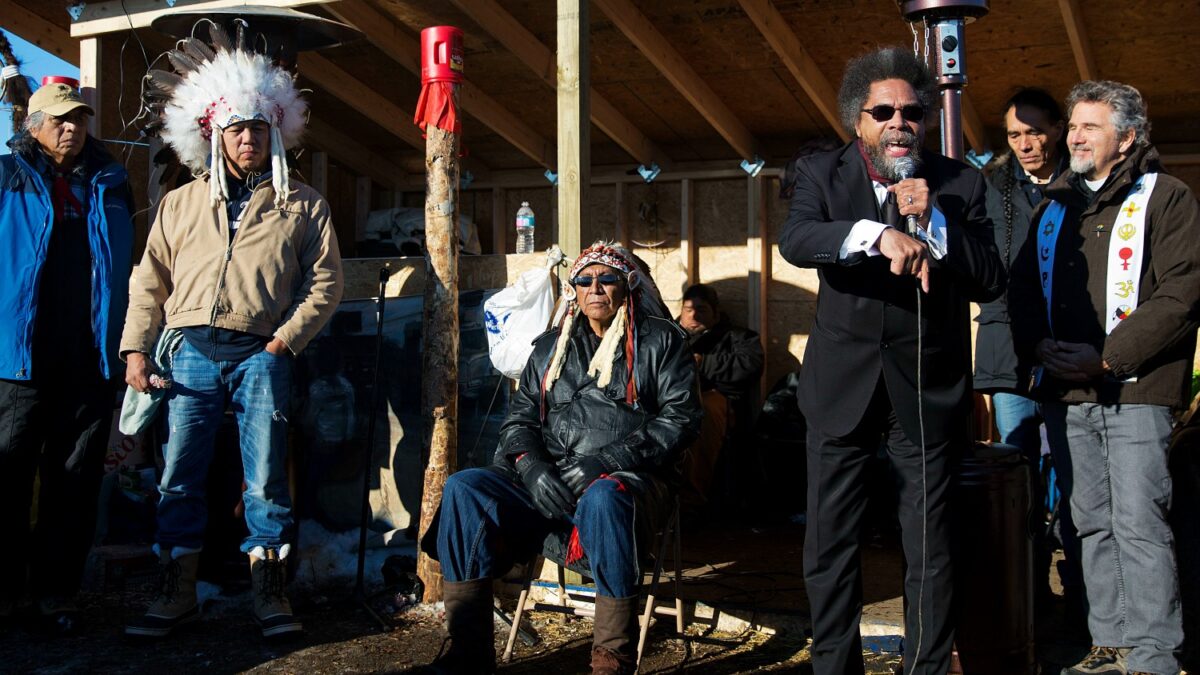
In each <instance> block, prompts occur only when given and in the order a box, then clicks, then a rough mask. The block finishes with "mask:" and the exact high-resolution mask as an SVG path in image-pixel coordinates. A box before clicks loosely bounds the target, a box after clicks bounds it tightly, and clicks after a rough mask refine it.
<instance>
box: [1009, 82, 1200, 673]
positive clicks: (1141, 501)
mask: <svg viewBox="0 0 1200 675" xmlns="http://www.w3.org/2000/svg"><path fill="white" fill-rule="evenodd" d="M1067 108H1068V113H1067V116H1068V118H1069V120H1070V122H1069V124H1068V127H1067V146H1068V148H1069V150H1070V152H1071V170H1070V171H1069V172H1066V173H1065V174H1064V175H1063V176H1061V177H1060V178H1059V179H1058V180H1056V181H1054V183H1052V184H1051V186H1050V188H1049V189H1048V190H1047V191H1046V199H1045V200H1043V202H1042V203H1041V204H1040V205H1039V206H1038V210H1037V211H1036V212H1035V213H1034V217H1033V221H1032V222H1033V223H1034V224H1035V225H1034V229H1033V231H1031V232H1030V235H1029V239H1028V240H1027V241H1026V243H1025V246H1024V248H1023V249H1022V251H1021V254H1020V255H1019V256H1018V258H1017V261H1016V263H1015V264H1014V266H1013V271H1012V289H1011V293H1010V296H1009V307H1010V310H1011V311H1012V313H1013V337H1014V340H1015V342H1016V346H1017V349H1018V351H1019V352H1023V354H1024V355H1025V356H1026V357H1027V358H1029V359H1031V360H1032V362H1034V363H1038V364H1040V366H1041V367H1040V369H1038V371H1036V372H1035V374H1034V378H1033V379H1034V380H1035V383H1034V386H1033V388H1032V395H1033V396H1034V397H1037V398H1039V399H1040V400H1041V401H1042V402H1043V414H1044V415H1045V419H1046V428H1047V430H1048V431H1049V432H1051V433H1055V434H1059V435H1062V434H1065V436H1066V439H1067V446H1068V450H1069V456H1070V463H1069V465H1068V466H1065V467H1060V474H1059V475H1060V479H1061V480H1062V487H1063V496H1064V498H1066V499H1069V500H1070V505H1071V511H1072V514H1073V516H1074V520H1075V525H1076V528H1077V530H1078V532H1079V540H1080V544H1081V547H1082V564H1083V579H1084V586H1085V588H1086V590H1087V598H1088V630H1089V631H1090V632H1091V635H1092V644H1093V647H1092V649H1091V651H1090V652H1089V654H1088V655H1087V656H1086V657H1085V658H1084V659H1083V660H1082V661H1081V662H1080V663H1078V664H1076V665H1075V666H1073V667H1071V668H1067V669H1064V670H1063V673H1064V674H1065V675H1082V674H1089V675H1094V674H1097V673H1119V674H1121V675H1126V673H1130V674H1132V673H1160V674H1161V673H1171V674H1172V675H1174V673H1178V672H1179V661H1178V654H1179V649H1180V647H1181V645H1182V642H1183V628H1182V617H1181V614H1180V598H1179V581H1178V575H1177V572H1176V562H1175V554H1174V542H1173V539H1172V536H1171V528H1170V526H1169V525H1168V524H1167V513H1168V511H1169V510H1170V506H1171V477H1170V473H1169V472H1168V469H1167V441H1168V439H1169V437H1170V433H1171V427H1172V424H1173V417H1172V409H1179V408H1182V407H1184V406H1186V405H1187V396H1188V385H1189V383H1190V379H1191V370H1192V358H1193V354H1194V352H1195V348H1196V328H1197V319H1196V317H1197V310H1198V309H1200V236H1198V235H1200V208H1197V204H1196V198H1195V197H1194V196H1193V194H1192V192H1191V190H1189V189H1188V188H1187V186H1186V185H1184V183H1183V182H1181V181H1180V180H1178V179H1176V178H1174V177H1172V176H1168V175H1166V174H1163V173H1162V168H1161V166H1160V163H1159V156H1158V151H1157V150H1155V149H1154V146H1152V145H1150V137H1149V130H1150V123H1149V121H1148V120H1147V118H1146V105H1145V103H1144V101H1143V100H1142V96H1141V94H1140V93H1138V91H1137V90H1136V89H1134V88H1133V87H1130V86H1129V85H1126V84H1121V83H1119V82H1109V81H1098V82H1093V81H1089V82H1081V83H1079V84H1077V85H1075V87H1074V89H1072V90H1071V94H1070V95H1069V96H1068V98H1067Z"/></svg>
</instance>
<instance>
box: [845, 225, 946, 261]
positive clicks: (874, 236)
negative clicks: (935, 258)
mask: <svg viewBox="0 0 1200 675" xmlns="http://www.w3.org/2000/svg"><path fill="white" fill-rule="evenodd" d="M943 225H944V223H943ZM887 227H888V226H887V225H884V224H883V223H877V222H875V221H873V220H866V219H864V220H860V221H858V222H857V223H855V224H854V227H851V228H850V234H848V235H846V239H845V240H843V241H842V248H841V249H840V250H839V251H838V259H840V260H845V259H846V258H848V257H850V254H851V253H866V254H867V255H868V256H877V255H879V246H878V244H879V237H880V235H882V234H883V231H884V230H885V229H887Z"/></svg>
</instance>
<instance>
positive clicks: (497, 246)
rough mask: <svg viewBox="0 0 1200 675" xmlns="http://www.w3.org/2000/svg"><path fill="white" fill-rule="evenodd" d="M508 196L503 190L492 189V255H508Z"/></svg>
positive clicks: (509, 224) (509, 225)
mask: <svg viewBox="0 0 1200 675" xmlns="http://www.w3.org/2000/svg"><path fill="white" fill-rule="evenodd" d="M507 202H508V195H507V193H505V191H504V188H492V253H495V254H497V255H504V254H505V253H508V228H509V227H511V226H512V224H511V223H509V222H508V204H507Z"/></svg>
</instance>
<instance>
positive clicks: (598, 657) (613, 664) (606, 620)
mask: <svg viewBox="0 0 1200 675" xmlns="http://www.w3.org/2000/svg"><path fill="white" fill-rule="evenodd" d="M637 601H638V599H637V596H636V595H635V596H632V597H628V598H610V597H607V596H603V595H597V596H596V619H595V625H594V626H593V627H592V675H627V674H631V673H635V672H637V666H638V662H637V641H638V615H637Z"/></svg>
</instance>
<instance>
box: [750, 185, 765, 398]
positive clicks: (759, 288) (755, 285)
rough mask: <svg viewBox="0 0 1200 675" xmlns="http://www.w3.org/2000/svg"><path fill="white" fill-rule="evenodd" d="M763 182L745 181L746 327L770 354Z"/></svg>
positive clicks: (763, 382) (760, 384) (760, 386)
mask: <svg viewBox="0 0 1200 675" xmlns="http://www.w3.org/2000/svg"><path fill="white" fill-rule="evenodd" d="M763 181H764V178H763V177H762V176H761V175H758V176H751V177H750V178H747V179H746V254H747V260H746V267H747V271H748V274H747V275H746V276H747V281H748V282H749V287H748V288H747V289H746V326H747V327H749V328H750V329H751V330H757V331H758V337H759V340H760V341H761V342H762V347H763V352H764V353H765V352H766V350H767V326H768V322H767V288H768V286H769V284H770V278H771V271H770V252H771V247H770V244H768V243H767V217H766V204H764V203H763V198H764V190H763ZM759 380H760V381H759V388H760V389H761V390H762V391H761V392H760V395H761V396H763V397H764V398H765V397H766V394H767V391H766V388H767V379H766V369H765V368H764V369H763V376H762V377H761V378H760V379H759Z"/></svg>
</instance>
